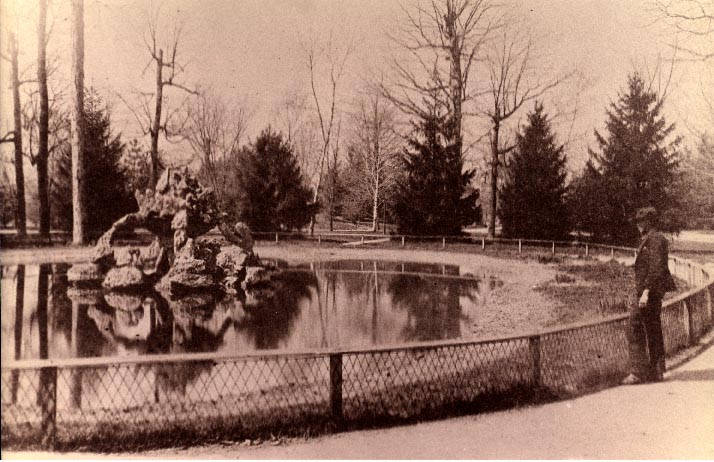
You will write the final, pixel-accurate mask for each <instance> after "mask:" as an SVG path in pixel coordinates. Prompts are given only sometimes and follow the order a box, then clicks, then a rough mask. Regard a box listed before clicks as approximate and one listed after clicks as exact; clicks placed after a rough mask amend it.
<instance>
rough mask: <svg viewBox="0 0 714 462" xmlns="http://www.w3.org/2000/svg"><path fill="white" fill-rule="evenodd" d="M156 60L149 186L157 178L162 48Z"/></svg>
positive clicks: (161, 95)
mask: <svg viewBox="0 0 714 462" xmlns="http://www.w3.org/2000/svg"><path fill="white" fill-rule="evenodd" d="M155 61H156V111H155V112H154V124H153V126H152V127H151V162H150V163H149V181H150V182H151V187H152V188H154V187H156V182H157V181H158V180H159V131H160V130H161V104H162V100H163V96H164V95H163V93H164V82H163V77H162V71H163V65H164V64H163V63H164V50H159V55H158V57H157V58H155Z"/></svg>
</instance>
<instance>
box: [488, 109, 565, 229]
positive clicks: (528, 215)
mask: <svg viewBox="0 0 714 462" xmlns="http://www.w3.org/2000/svg"><path fill="white" fill-rule="evenodd" d="M565 162H566V160H565V154H564V153H563V146H562V145H560V146H558V145H557V144H556V141H555V135H554V134H553V133H552V131H551V127H550V122H549V121H548V118H547V116H546V114H545V113H544V112H543V105H542V104H540V103H537V102H536V104H535V109H534V110H533V112H531V113H529V114H528V125H527V126H526V127H524V128H523V132H522V133H519V134H518V135H517V136H516V147H515V149H514V151H513V153H512V155H511V158H510V159H509V161H508V163H507V165H506V181H505V183H504V185H503V187H502V189H501V191H500V201H501V207H500V208H499V211H498V214H499V217H500V218H501V224H502V226H503V234H504V235H506V236H508V237H522V238H530V239H562V238H564V237H566V236H567V233H568V231H569V227H570V225H569V219H568V213H567V206H566V199H565V198H566V191H567V187H566V182H565V180H566V171H565Z"/></svg>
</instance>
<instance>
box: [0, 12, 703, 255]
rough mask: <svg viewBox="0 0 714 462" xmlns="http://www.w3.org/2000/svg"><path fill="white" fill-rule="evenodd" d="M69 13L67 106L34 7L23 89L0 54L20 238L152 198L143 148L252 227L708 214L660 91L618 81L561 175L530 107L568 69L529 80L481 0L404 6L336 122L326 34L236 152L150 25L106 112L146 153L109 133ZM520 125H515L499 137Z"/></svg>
mask: <svg viewBox="0 0 714 462" xmlns="http://www.w3.org/2000/svg"><path fill="white" fill-rule="evenodd" d="M43 5H44V6H43ZM73 5H75V8H74V9H73V12H74V13H75V14H74V16H73V21H74V23H75V28H74V29H73V38H74V40H73V47H74V53H73V56H74V61H73V64H74V66H73V76H74V90H75V91H74V92H73V94H72V105H71V108H70V110H67V109H66V103H67V101H66V100H65V99H64V98H63V97H62V95H58V94H55V95H53V94H52V91H51V90H52V88H50V87H48V84H47V81H48V74H50V75H51V73H52V69H51V67H50V69H48V68H47V58H46V53H45V50H43V48H44V46H43V45H42V44H46V39H47V35H46V31H45V29H46V24H45V22H46V17H45V16H46V1H45V0H41V1H40V6H41V8H40V9H39V12H38V15H39V16H38V37H40V38H42V40H40V41H39V43H40V46H39V47H38V61H37V63H38V64H37V81H36V82H31V81H29V80H22V78H21V77H20V76H19V75H18V73H17V50H18V48H19V44H18V41H17V37H12V39H11V40H9V41H8V43H9V44H10V48H9V54H8V56H4V57H5V58H7V59H8V60H9V62H11V63H12V67H13V82H12V86H13V102H14V104H15V111H14V116H15V117H14V121H15V122H14V128H15V129H14V130H13V131H12V132H11V133H9V134H8V136H6V137H4V138H3V141H7V142H13V143H14V147H15V157H14V162H13V164H14V166H15V172H14V173H15V175H14V176H15V182H14V184H12V183H11V180H10V177H9V175H8V174H7V173H6V172H4V171H3V175H2V176H0V183H1V184H0V186H2V187H1V188H0V192H1V193H2V195H3V197H2V199H3V200H2V203H3V210H2V218H3V221H4V222H8V221H9V220H10V219H12V221H14V223H15V226H16V228H17V230H18V233H20V234H23V233H24V231H25V221H26V211H25V200H26V199H27V200H29V201H30V202H31V203H32V204H33V207H32V209H33V210H34V209H39V217H38V222H39V225H40V233H41V234H43V235H47V234H48V233H49V229H50V226H52V227H54V228H59V229H71V230H73V231H76V230H77V228H78V227H81V228H83V230H82V233H80V237H79V240H80V241H81V240H86V239H90V238H92V237H95V236H97V235H98V234H100V233H101V232H102V230H103V229H106V227H108V225H109V224H110V223H111V222H112V221H113V220H114V219H116V218H117V217H118V216H121V215H122V214H124V213H127V212H129V211H131V210H132V209H133V208H134V207H135V206H136V205H135V203H134V202H133V199H132V191H133V190H135V189H137V188H142V189H143V188H147V187H149V188H151V187H153V185H154V184H155V182H156V178H158V173H159V171H160V170H161V169H162V168H164V167H165V166H166V165H168V164H169V163H172V162H176V159H173V158H172V156H170V155H169V154H168V153H167V152H166V151H165V150H164V149H162V148H161V147H160V146H159V140H160V139H164V140H169V141H171V140H172V139H173V140H176V141H179V142H183V143H185V144H186V145H188V146H189V148H190V151H191V152H192V153H193V156H194V157H193V158H192V159H189V162H190V163H191V165H193V166H195V167H196V168H195V170H196V171H197V172H198V174H199V175H200V177H201V179H202V181H204V182H205V183H207V184H208V185H210V186H211V187H212V188H214V190H215V191H216V196H217V198H218V200H219V202H220V206H221V208H222V209H223V210H224V211H226V213H228V214H229V216H230V217H231V218H232V219H233V220H240V221H244V222H246V223H247V224H248V225H249V226H250V227H251V228H252V229H254V230H256V231H274V230H294V229H305V228H306V229H309V230H310V232H313V231H314V226H315V222H316V220H317V219H321V220H322V221H323V222H324V223H325V224H326V226H328V227H329V229H330V230H332V229H333V227H334V221H335V217H341V218H343V219H346V220H349V221H355V222H356V221H362V220H365V219H366V220H369V221H371V224H372V226H371V228H372V230H373V231H376V230H377V229H378V226H379V223H380V221H381V222H389V223H393V224H394V225H395V226H396V230H397V231H398V232H400V233H404V234H439V235H454V234H459V233H461V232H463V229H464V228H465V227H466V226H469V225H473V224H482V223H483V224H486V225H487V228H488V233H489V235H491V236H493V235H495V232H496V223H497V219H498V221H500V224H501V226H502V234H503V235H504V236H508V237H521V238H542V239H565V238H568V237H569V236H571V235H572V233H573V232H580V233H585V234H587V235H589V236H591V238H593V239H596V240H602V241H608V242H618V243H633V242H634V241H635V240H636V239H637V232H636V228H635V226H634V224H633V223H632V222H631V219H632V216H633V214H634V211H635V210H636V209H637V208H639V207H642V206H648V205H652V206H655V208H657V209H658V210H659V211H660V212H661V222H662V226H663V227H664V228H665V229H666V230H668V231H678V230H680V229H682V227H684V226H686V225H689V226H703V225H706V223H702V222H701V218H702V217H703V216H714V197H713V193H712V188H711V187H710V185H711V178H712V174H714V162H713V161H712V159H714V149H713V148H712V146H713V143H712V141H711V137H710V136H708V135H706V134H702V135H701V136H700V139H699V141H698V146H697V149H696V152H694V153H690V152H688V151H686V150H685V149H684V148H683V147H682V140H681V138H680V137H679V136H678V135H677V132H676V128H675V127H674V125H672V124H669V123H667V122H666V119H665V116H664V114H663V112H664V109H663V108H664V104H665V101H666V97H667V94H666V90H664V91H657V90H655V89H653V85H652V82H651V80H652V79H651V78H650V79H645V78H644V77H643V75H642V74H640V73H637V72H635V73H633V74H631V75H630V76H629V78H628V81H627V82H626V83H624V84H623V87H622V88H621V90H620V92H619V93H618V95H617V99H616V100H615V101H614V102H613V103H612V104H611V105H610V107H609V108H607V109H606V111H605V130H604V131H602V132H600V131H595V140H596V144H597V146H596V147H595V148H593V149H590V150H589V151H588V153H587V157H588V161H587V163H586V165H585V167H584V169H583V170H582V171H581V172H579V173H571V172H568V171H567V168H566V166H567V165H568V159H567V158H566V148H565V142H564V141H563V137H561V136H559V134H558V133H556V130H555V128H554V126H553V120H554V115H562V114H558V110H556V109H555V108H548V107H546V106H545V103H544V101H545V99H544V96H545V95H547V94H548V93H549V92H551V91H552V90H553V89H555V88H557V87H559V86H560V85H561V84H563V83H564V82H567V81H569V80H570V79H573V78H574V76H575V72H574V71H566V72H562V73H557V74H554V73H552V72H548V71H545V70H544V68H543V67H542V66H539V65H538V52H539V50H538V47H537V43H536V42H535V41H534V40H533V39H532V36H531V35H529V34H528V33H527V28H524V27H522V26H523V25H522V24H520V23H519V22H518V21H516V20H514V18H512V17H509V16H508V15H507V14H505V13H504V12H503V11H502V10H501V9H500V7H499V6H498V5H496V4H494V3H491V2H489V1H487V0H433V1H426V2H419V3H417V4H415V5H414V6H413V7H410V8H408V9H407V8H405V9H404V11H403V13H404V15H403V23H401V24H399V25H398V27H397V28H395V30H396V32H395V33H394V36H393V37H392V39H393V42H394V45H395V46H396V47H397V48H400V49H401V50H402V51H403V52H404V53H403V55H400V56H399V57H397V58H394V59H393V61H392V63H391V67H390V69H387V70H385V71H384V72H383V73H381V74H380V76H379V77H378V78H372V79H371V80H369V81H368V82H366V83H365V85H364V88H363V89H362V90H361V91H359V92H358V94H357V96H355V97H354V98H353V99H352V101H351V102H350V103H349V106H350V107H349V108H345V107H343V106H344V101H345V99H344V98H341V97H340V91H341V89H342V87H343V85H344V80H343V79H344V75H345V73H346V72H347V71H346V69H347V66H348V62H349V59H350V55H351V53H352V52H353V51H354V44H353V43H346V44H342V45H340V44H339V43H337V42H336V41H334V40H332V37H331V38H330V40H328V41H326V42H319V41H313V42H311V43H308V44H305V46H304V51H305V54H304V63H305V66H306V69H307V70H308V72H309V85H307V86H306V89H307V90H306V92H305V93H302V92H301V91H296V92H294V94H290V95H287V96H286V98H285V99H284V101H283V103H282V104H281V105H280V106H279V107H278V108H276V111H275V122H276V124H275V125H274V126H273V125H271V126H268V127H266V128H264V129H263V130H262V131H261V132H260V134H259V135H258V136H257V137H256V138H255V140H253V141H252V142H247V143H244V142H243V137H244V136H245V133H246V127H247V125H248V123H249V119H250V113H251V111H250V109H248V108H245V107H240V106H236V105H232V104H228V103H226V99H225V97H226V95H225V94H222V93H220V92H216V91H212V90H210V89H202V88H200V87H199V86H191V85H187V84H185V83H184V82H183V81H182V70H183V69H184V66H183V63H182V62H181V55H180V53H179V50H180V43H181V42H180V39H181V31H182V28H181V27H180V25H179V26H177V27H174V28H173V31H172V33H171V34H169V36H168V39H167V40H165V41H163V42H162V40H161V32H162V30H161V28H160V27H159V25H158V24H159V14H158V10H157V13H156V15H154V16H152V17H151V18H150V20H149V24H148V28H147V33H146V35H145V44H146V52H147V54H148V56H149V63H150V65H149V66H147V67H151V65H153V70H154V71H155V76H154V77H155V79H154V80H155V84H154V85H153V89H152V91H137V93H136V95H134V97H135V98H134V99H133V100H130V98H129V97H128V96H127V97H122V98H121V99H122V102H123V103H124V104H125V105H126V107H127V108H129V109H130V110H131V112H132V113H133V114H134V116H135V119H136V123H137V124H138V126H139V127H140V128H141V130H142V131H143V133H144V134H145V135H146V136H147V137H148V142H149V147H148V148H145V147H144V146H143V143H142V142H141V141H139V140H132V141H131V142H130V143H128V144H127V143H125V142H124V141H123V140H122V138H121V134H117V133H114V131H113V129H112V127H111V115H112V114H111V113H112V111H111V108H110V107H109V106H108V105H107V104H106V103H105V102H104V101H103V100H102V98H101V97H100V96H99V95H98V94H97V92H96V91H94V90H92V89H86V88H85V87H84V85H83V62H82V56H83V51H82V48H83V46H84V45H83V35H82V34H83V32H82V30H83V24H82V5H83V2H82V0H74V1H73ZM670 6H671V5H670V4H667V5H663V6H662V12H661V14H662V15H663V17H664V18H669V19H672V20H675V21H680V22H681V21H686V20H688V18H689V19H690V20H692V21H695V20H698V17H697V16H696V15H693V16H691V18H690V17H688V16H687V14H686V12H682V11H672V10H671V9H670ZM678 24H679V23H678ZM685 26H686V23H685ZM685 26H681V25H680V26H679V27H680V28H682V27H685ZM690 51H691V50H690ZM404 56H407V57H409V58H410V59H407V58H404ZM695 58H696V59H704V60H707V59H710V57H708V56H695ZM27 84H30V85H32V86H33V88H34V86H35V85H36V86H37V88H38V91H32V92H30V93H29V96H28V97H27V101H26V102H25V103H24V104H23V103H22V102H21V101H20V92H19V89H20V88H21V87H22V86H23V85H27ZM319 88H322V90H323V91H319ZM172 89H173V90H172ZM169 103H173V104H169ZM521 112H527V114H526V118H525V122H524V123H521V124H520V125H517V126H515V127H513V126H512V125H508V124H509V123H511V124H512V123H513V122H512V121H513V120H518V119H516V114H520V113H521ZM475 122H479V123H483V124H485V126H486V127H487V129H486V132H485V134H484V136H481V137H474V135H473V134H472V133H470V131H473V127H474V123H475ZM509 128H510V130H508V129H509ZM473 138H477V141H476V142H475V141H474V140H473ZM484 139H485V142H484V143H483V147H484V149H483V152H482V154H483V156H482V157H483V160H484V164H483V166H484V169H483V171H485V173H486V179H487V181H486V182H485V185H486V188H485V190H480V189H479V188H478V186H477V185H476V184H475V183H476V174H477V172H476V169H475V168H474V163H473V162H470V163H469V162H467V159H469V158H473V153H474V151H476V146H477V144H478V142H479V141H478V140H484ZM24 158H29V159H30V162H31V163H32V164H33V165H35V166H36V168H37V183H38V185H37V191H38V192H37V194H36V195H35V196H36V197H35V196H32V197H27V198H25V196H26V192H25V189H26V188H25V185H24V174H23V168H22V165H23V159H24ZM89 191H91V193H89ZM82 199H83V200H82ZM97 200H99V202H97ZM34 204H38V207H34ZM484 222H485V223H484ZM85 228H86V231H85V230H84V229H85ZM85 235H86V237H85Z"/></svg>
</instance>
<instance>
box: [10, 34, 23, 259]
mask: <svg viewBox="0 0 714 462" xmlns="http://www.w3.org/2000/svg"><path fill="white" fill-rule="evenodd" d="M11 40H12V47H11V55H12V56H11V61H12V102H13V115H14V119H15V120H14V123H15V128H14V133H13V141H14V143H15V190H16V193H17V208H16V209H15V228H16V229H17V234H18V235H19V236H25V235H26V234H27V217H26V212H25V171H24V170H23V159H22V105H21V103H20V78H19V71H18V64H17V55H18V49H19V46H18V43H17V34H13V36H12V38H11ZM23 271H24V269H23Z"/></svg>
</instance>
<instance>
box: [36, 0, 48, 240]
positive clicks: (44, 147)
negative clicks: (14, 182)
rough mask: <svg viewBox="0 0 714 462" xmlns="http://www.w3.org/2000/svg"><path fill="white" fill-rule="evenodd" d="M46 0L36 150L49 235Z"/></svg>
mask: <svg viewBox="0 0 714 462" xmlns="http://www.w3.org/2000/svg"><path fill="white" fill-rule="evenodd" d="M46 26H47V0H40V11H39V20H38V24H37V82H38V85H39V92H40V121H39V130H38V131H39V140H38V150H37V193H38V195H39V197H40V236H42V237H43V238H47V239H49V237H50V197H49V182H48V177H47V162H48V158H49V147H48V142H49V140H48V137H49V96H48V93H47V37H46V35H47V34H46V28H47V27H46Z"/></svg>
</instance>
